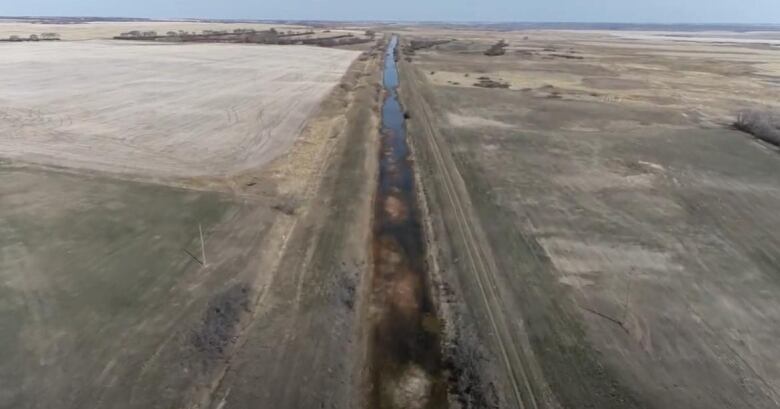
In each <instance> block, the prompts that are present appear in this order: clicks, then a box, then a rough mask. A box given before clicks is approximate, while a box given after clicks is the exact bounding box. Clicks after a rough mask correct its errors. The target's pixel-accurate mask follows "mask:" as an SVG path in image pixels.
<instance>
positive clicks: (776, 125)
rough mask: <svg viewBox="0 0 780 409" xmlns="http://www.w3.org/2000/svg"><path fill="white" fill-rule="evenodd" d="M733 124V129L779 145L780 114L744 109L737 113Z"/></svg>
mask: <svg viewBox="0 0 780 409" xmlns="http://www.w3.org/2000/svg"><path fill="white" fill-rule="evenodd" d="M733 125H734V128H735V129H738V130H740V131H742V132H747V133H749V134H751V135H753V136H755V137H756V138H758V139H761V140H762V141H765V142H768V143H771V144H773V145H775V146H780V115H777V114H774V113H772V112H769V111H757V110H745V111H742V112H740V113H739V114H737V120H736V121H735V122H734V124H733Z"/></svg>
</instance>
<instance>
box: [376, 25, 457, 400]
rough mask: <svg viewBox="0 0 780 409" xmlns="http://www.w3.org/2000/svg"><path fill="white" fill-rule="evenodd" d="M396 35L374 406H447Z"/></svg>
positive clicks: (384, 171) (382, 192)
mask: <svg viewBox="0 0 780 409" xmlns="http://www.w3.org/2000/svg"><path fill="white" fill-rule="evenodd" d="M397 48H398V37H396V36H393V37H392V39H391V41H390V44H389V46H388V47H387V51H386V54H385V59H384V80H383V83H384V89H385V94H386V97H385V100H384V105H383V107H382V133H381V135H382V141H381V153H380V155H381V156H380V161H379V166H380V167H379V183H378V187H377V189H378V190H377V194H376V203H375V206H376V207H375V210H374V238H373V254H374V274H373V280H372V306H373V307H374V311H375V312H376V315H375V316H374V317H373V318H374V321H373V324H372V325H373V330H372V333H371V342H372V343H371V383H372V389H371V394H370V401H371V402H370V403H371V407H373V408H381V409H390V408H428V409H431V408H444V407H446V406H447V405H446V401H447V396H446V393H447V392H446V383H445V382H444V379H443V378H444V377H443V375H442V373H443V371H442V357H441V350H440V347H441V345H440V323H439V319H438V316H437V314H436V310H435V306H434V303H433V302H432V298H431V292H430V286H429V285H430V282H429V277H428V274H427V269H426V263H425V254H426V253H425V241H424V240H423V231H422V227H421V224H420V219H419V217H420V214H419V210H418V208H417V193H416V190H415V182H414V169H413V166H412V165H413V164H412V162H411V159H410V157H409V147H408V145H407V140H406V126H405V117H404V111H403V109H402V107H401V104H400V102H399V100H398V90H397V88H398V84H399V82H398V81H399V77H398V69H397V66H396V52H397Z"/></svg>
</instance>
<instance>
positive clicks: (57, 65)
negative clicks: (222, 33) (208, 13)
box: [0, 23, 379, 409]
mask: <svg viewBox="0 0 780 409" xmlns="http://www.w3.org/2000/svg"><path fill="white" fill-rule="evenodd" d="M106 25H107V26H110V27H109V28H107V29H106V30H107V31H111V33H112V35H116V34H117V33H119V32H120V31H125V30H127V29H128V27H127V26H126V25H125V24H124V23H122V24H117V25H114V26H112V25H111V24H109V23H106ZM32 26H33V27H27V28H26V29H30V30H36V32H37V31H40V30H41V29H42V28H41V27H40V26H39V25H32ZM79 26H80V24H74V25H73V27H74V29H76V30H77V29H78V27H79ZM136 26H137V25H135V24H134V25H133V27H136ZM197 27H206V28H208V27H210V26H208V25H203V26H197ZM4 29H6V30H7V29H8V28H7V27H5V28H4V27H3V24H0V31H2V30H4ZM109 29H110V30H109ZM14 30H16V28H14ZM372 46H373V44H367V45H366V46H365V47H364V49H363V50H359V51H355V50H346V49H329V48H319V47H307V46H296V47H287V46H257V45H244V46H242V45H235V44H186V45H184V44H157V43H155V44H149V43H141V42H128V41H121V42H120V41H117V42H112V41H108V40H100V39H98V40H95V39H89V40H84V41H69V40H68V39H67V37H66V36H63V40H61V41H56V42H40V43H33V42H25V43H10V42H7V43H2V44H0V49H2V55H3V58H2V62H0V77H2V80H0V94H1V95H2V97H0V100H1V102H0V232H2V238H0V294H2V295H3V297H2V300H1V301H0V334H2V335H1V336H0V337H2V341H3V342H2V345H3V347H2V348H0V383H2V385H3V386H2V388H0V407H4V408H5V407H13V408H40V407H79V408H104V407H112V408H144V409H147V408H171V407H182V408H185V407H186V408H206V407H220V408H232V407H244V406H245V405H247V404H249V403H250V402H254V401H256V400H257V399H258V396H262V398H263V399H273V401H275V402H278V404H279V407H315V405H319V404H321V403H322V402H326V403H327V404H328V405H330V404H333V405H337V406H339V407H346V406H348V405H351V404H352V402H354V401H356V400H357V399H358V395H357V393H356V392H355V391H354V389H353V388H352V387H351V382H352V379H354V378H355V376H353V372H356V371H359V370H360V368H359V362H360V359H359V357H360V356H361V352H360V350H361V348H362V345H363V344H362V342H360V340H359V336H360V331H359V330H358V328H359V319H358V317H359V316H360V314H361V313H360V311H361V308H362V307H360V305H361V304H360V298H359V296H358V292H359V290H358V288H359V285H360V283H359V274H358V271H359V269H360V266H361V265H362V264H364V263H365V262H366V261H365V260H366V259H367V249H366V248H365V240H366V237H367V236H368V232H369V221H370V219H369V217H368V214H369V210H370V200H371V195H370V194H369V193H368V191H369V189H370V188H371V181H372V175H373V172H374V168H375V166H372V165H371V164H372V162H373V161H375V160H376V158H375V155H373V154H367V153H368V152H375V151H376V148H375V147H374V146H375V145H374V139H373V138H367V137H366V136H367V135H369V136H370V135H374V134H375V132H376V129H377V126H376V124H377V123H378V119H377V112H378V107H377V105H378V95H379V94H378V92H377V88H376V87H375V86H374V85H375V84H376V83H377V81H378V77H377V75H378V70H376V69H375V68H374V67H375V66H376V65H377V64H378V61H377V56H376V53H374V54H372V53H371V47H372ZM352 48H355V47H352ZM358 57H360V58H358ZM302 306H307V307H306V308H302ZM324 323H327V325H328V331H329V334H330V336H329V338H328V340H322V341H321V342H318V343H316V344H315V343H309V342H302V341H303V340H305V339H310V338H311V339H313V338H315V337H319V336H320V335H321V333H322V331H323V329H322V327H321V326H322V324H324ZM291 339H293V340H294V339H297V340H299V341H298V342H293V341H291ZM239 351H240V353H239ZM322 354H325V356H321V355H322ZM315 356H320V357H319V358H317V359H316V360H312V357H315ZM296 360H297V362H299V364H297V365H296V364H293V363H294V362H296ZM255 362H262V363H263V365H262V366H261V367H258V366H255V365H254V364H253V363H255ZM271 368H273V369H271ZM304 376H306V377H307V379H308V380H309V381H308V385H310V387H311V388H312V389H315V390H318V391H319V390H328V391H330V392H329V395H328V397H327V399H324V398H322V397H321V396H319V395H314V394H299V393H292V392H295V391H291V390H289V389H287V388H289V387H290V386H292V383H290V382H288V380H289V379H301V378H303V377H304ZM258 378H260V379H261V381H259V382H260V383H261V384H262V385H264V387H265V388H267V389H263V390H260V389H258V388H257V387H255V383H254V382H252V383H246V382H247V381H248V380H249V379H255V380H256V379H258ZM258 394H260V395H258ZM267 394H270V398H269V397H266V396H265V395H267Z"/></svg>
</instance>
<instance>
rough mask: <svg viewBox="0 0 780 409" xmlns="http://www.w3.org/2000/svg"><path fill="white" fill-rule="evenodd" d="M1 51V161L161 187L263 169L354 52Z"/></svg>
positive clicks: (115, 45) (69, 45)
mask: <svg viewBox="0 0 780 409" xmlns="http://www.w3.org/2000/svg"><path fill="white" fill-rule="evenodd" d="M0 48H2V53H3V61H2V62H0V72H2V73H3V75H2V80H0V91H1V94H2V97H0V118H2V121H1V122H0V134H2V137H0V150H2V152H3V155H4V156H5V157H6V158H8V159H14V160H20V161H24V162H28V163H38V164H42V165H48V166H53V167H66V168H75V169H87V170H100V171H107V172H114V173H124V174H129V175H140V176H146V177H153V178H156V179H164V178H183V177H197V176H223V175H232V174H236V173H239V172H242V171H246V170H248V169H252V168H258V167H261V166H262V165H264V164H266V163H268V162H269V161H270V160H272V159H274V158H275V157H277V156H278V155H279V154H280V153H281V152H285V151H286V150H287V149H289V148H290V147H291V146H292V144H293V143H294V142H295V139H296V136H297V135H298V134H300V132H301V131H302V128H303V126H304V124H305V121H306V119H307V118H309V117H310V116H311V114H312V113H313V112H314V111H315V110H316V109H317V107H318V106H319V104H320V102H321V101H322V100H323V98H324V97H325V96H326V94H327V93H328V91H329V90H330V89H331V88H333V86H335V84H336V83H337V82H338V81H339V80H340V78H341V76H342V75H343V73H344V72H345V70H346V69H347V67H348V66H349V64H350V63H351V62H352V60H353V59H354V58H355V57H356V56H357V54H358V52H356V51H348V50H334V49H325V48H309V47H292V46H279V47H245V46H241V45H232V44H204V45H195V46H193V45H178V44H172V45H171V44H168V45H161V44H143V43H141V44H138V43H130V44H128V43H122V42H110V41H86V42H67V41H62V42H48V43H36V44H26V43H5V44H0ZM96 152H99V153H100V154H96Z"/></svg>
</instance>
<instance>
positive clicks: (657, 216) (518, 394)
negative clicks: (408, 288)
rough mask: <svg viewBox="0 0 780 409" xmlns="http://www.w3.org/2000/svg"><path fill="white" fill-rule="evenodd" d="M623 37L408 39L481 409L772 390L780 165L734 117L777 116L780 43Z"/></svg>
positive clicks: (445, 296) (408, 100) (456, 316)
mask: <svg viewBox="0 0 780 409" xmlns="http://www.w3.org/2000/svg"><path fill="white" fill-rule="evenodd" d="M402 35H403V34H402ZM728 36H729V34H728V33H718V37H728ZM631 37H633V39H626V38H624V35H623V34H622V33H619V34H615V35H613V34H610V33H609V32H566V31H531V30H529V31H524V32H523V31H517V32H491V31H480V30H478V29H471V30H445V29H440V28H431V27H409V28H407V30H406V31H405V37H404V38H405V39H406V41H407V43H406V49H405V50H406V52H405V55H404V57H402V59H401V77H402V80H401V84H402V87H401V99H402V101H403V103H404V106H405V109H406V110H407V112H408V115H409V117H410V118H411V119H410V120H409V137H410V138H411V140H412V141H413V146H414V150H415V163H416V164H417V167H418V172H419V173H420V176H419V177H420V179H421V182H422V188H423V191H424V192H425V201H426V202H427V208H428V209H429V210H428V211H429V214H430V219H429V223H430V228H429V231H430V233H429V240H430V242H431V243H433V245H432V246H431V247H432V248H433V250H432V251H431V254H430V260H431V261H430V263H431V264H432V265H434V266H436V268H435V269H434V275H438V277H439V278H438V280H439V283H440V288H439V291H440V294H442V296H441V302H442V305H441V310H442V311H443V313H444V319H445V322H447V323H449V325H448V326H447V330H446V331H445V332H446V335H447V337H449V339H450V340H451V342H450V346H449V348H448V349H447V351H448V354H449V356H450V357H451V358H450V359H452V360H453V361H454V362H455V363H456V364H458V365H459V366H460V367H461V368H465V369H464V370H462V371H461V372H460V373H459V381H458V383H457V385H458V387H459V388H461V390H462V391H463V393H464V395H466V396H469V397H470V398H469V399H472V400H474V401H477V402H481V403H480V405H483V406H486V407H507V408H509V407H520V405H521V404H522V405H523V406H522V407H540V408H541V407H572V408H573V407H597V408H653V407H657V408H672V407H685V408H732V407H755V408H772V407H776V406H777V405H778V402H780V372H778V371H777V366H776V365H775V364H774V362H777V360H778V359H780V348H778V347H777V343H776V342H774V339H776V338H777V337H778V336H780V333H778V328H780V325H779V324H780V302H778V301H777V300H778V298H777V295H778V294H779V293H780V286H778V281H777V262H778V260H780V234H778V231H780V219H779V218H778V216H777V212H776V211H775V209H776V208H777V207H778V206H780V183H778V181H777V178H776V175H777V174H778V172H780V157H779V156H778V151H777V148H776V147H774V146H772V145H769V144H766V143H763V142H760V141H758V140H756V139H754V138H753V137H751V136H750V135H747V134H744V133H741V132H739V131H736V130H734V129H732V128H731V123H732V122H734V120H735V119H736V116H737V113H738V112H739V110H741V109H748V108H761V109H769V110H775V111H776V110H777V109H778V102H777V99H776V97H775V96H776V94H777V92H778V90H780V88H778V86H779V83H778V80H780V69H778V65H777V63H778V61H779V59H780V54H778V52H777V51H776V50H775V49H774V48H773V46H772V45H771V44H768V43H766V42H764V38H763V37H762V36H759V37H758V38H753V39H752V40H750V41H747V40H746V38H749V37H750V36H749V35H747V34H746V35H739V36H737V38H738V41H734V42H733V43H726V44H722V43H718V44H710V43H697V42H677V41H671V40H669V39H668V38H662V37H659V36H653V37H647V38H644V37H642V40H638V38H640V36H639V35H634V34H632V35H631ZM500 40H504V41H505V42H506V44H507V46H506V47H504V49H505V50H504V51H505V53H503V54H502V55H497V56H487V55H485V54H484V53H485V51H486V50H488V49H489V48H490V47H491V45H493V44H496V43H497V42H499V41H500ZM412 41H417V43H416V44H417V46H416V47H415V45H414V44H413V43H412ZM437 41H442V42H441V43H437ZM474 385H482V386H481V388H480V387H475V386H474ZM466 401H468V399H466ZM478 407H479V405H478Z"/></svg>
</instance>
